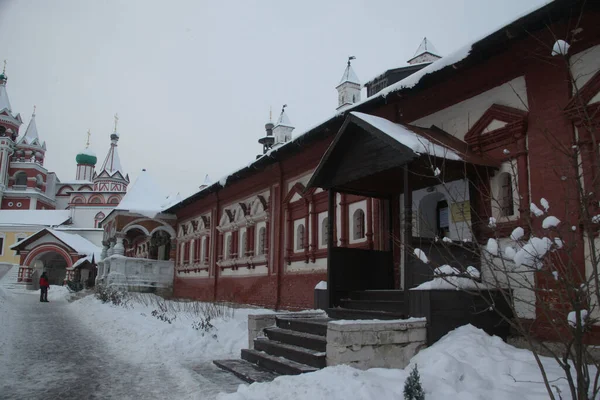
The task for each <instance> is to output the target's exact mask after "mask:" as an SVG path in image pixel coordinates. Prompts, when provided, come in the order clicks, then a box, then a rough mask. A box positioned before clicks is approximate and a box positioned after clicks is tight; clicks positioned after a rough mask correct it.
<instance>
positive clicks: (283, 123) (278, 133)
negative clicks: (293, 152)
mask: <svg viewBox="0 0 600 400" xmlns="http://www.w3.org/2000/svg"><path fill="white" fill-rule="evenodd" d="M286 107H287V104H284V105H283V107H281V114H279V118H278V119H277V123H276V124H275V127H274V128H273V137H274V139H275V143H274V144H282V143H286V142H289V141H290V140H292V131H293V130H294V126H292V123H291V122H290V119H289V117H288V116H287V114H286V112H285V108H286Z"/></svg>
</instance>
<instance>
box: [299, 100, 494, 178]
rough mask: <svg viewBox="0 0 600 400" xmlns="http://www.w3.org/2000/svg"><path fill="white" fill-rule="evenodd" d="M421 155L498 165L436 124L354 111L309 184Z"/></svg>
mask: <svg viewBox="0 0 600 400" xmlns="http://www.w3.org/2000/svg"><path fill="white" fill-rule="evenodd" d="M420 157H422V158H425V157H427V158H429V159H432V160H433V159H434V158H436V159H442V160H447V161H452V162H463V163H468V164H473V165H479V166H486V167H494V168H497V167H499V165H498V163H497V162H495V161H493V160H489V159H486V158H483V157H481V156H479V155H477V154H475V153H473V152H472V151H470V150H469V148H468V145H467V143H465V142H463V141H461V140H459V139H457V138H455V137H454V136H452V135H450V134H449V133H447V132H444V131H443V130H441V129H439V128H437V127H435V126H432V127H431V128H421V127H418V126H413V125H406V124H399V123H395V122H391V121H389V120H387V119H385V118H381V117H377V116H374V115H369V114H364V113H360V112H354V111H353V112H351V113H350V114H349V115H348V116H347V117H346V120H345V121H344V124H343V125H342V127H341V128H340V130H339V131H338V133H337V134H336V136H335V138H334V139H333V141H332V143H331V145H330V146H329V148H328V149H327V151H326V152H325V154H324V155H323V158H322V159H321V161H320V162H319V165H318V166H317V168H316V170H315V172H314V174H313V176H312V177H311V179H310V181H309V183H308V185H307V187H308V188H311V187H320V188H323V189H331V188H335V187H336V186H341V185H344V184H346V183H348V182H352V181H356V180H358V179H361V178H365V177H367V176H370V175H373V174H375V173H378V172H382V171H385V170H388V169H392V168H395V167H400V166H403V165H406V164H407V163H409V162H411V161H413V160H415V159H417V158H420Z"/></svg>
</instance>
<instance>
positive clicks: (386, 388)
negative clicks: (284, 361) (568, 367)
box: [218, 325, 568, 400]
mask: <svg viewBox="0 0 600 400" xmlns="http://www.w3.org/2000/svg"><path fill="white" fill-rule="evenodd" d="M542 360H543V363H544V365H545V366H546V367H547V372H548V374H549V379H551V380H554V379H556V378H558V377H559V376H560V375H561V374H560V369H559V367H558V366H557V365H556V363H555V362H554V361H553V360H551V359H550V358H546V357H543V358H542ZM415 364H416V365H417V366H418V368H419V373H420V375H421V381H422V383H423V386H424V389H425V398H426V399H428V400H438V399H439V400H447V399H485V400H505V399H534V398H535V399H546V398H548V395H547V393H546V389H545V387H544V385H543V384H542V383H541V382H542V378H541V375H540V372H539V369H538V367H537V365H536V363H535V360H534V358H533V356H532V354H531V353H530V352H529V351H527V350H521V349H517V348H514V347H512V346H510V345H508V344H506V343H504V342H503V341H502V339H500V338H498V337H492V336H489V335H487V334H486V333H485V332H484V331H482V330H480V329H477V328H475V327H473V326H471V325H466V326H463V327H460V328H458V329H456V330H454V331H452V332H450V333H449V334H448V335H446V336H444V337H443V338H442V339H441V340H440V341H438V342H437V343H436V344H434V345H433V346H431V347H430V348H427V349H425V350H422V351H421V352H420V353H419V354H417V355H416V356H415V357H413V359H412V360H411V363H410V364H409V365H408V366H407V367H406V368H405V369H403V370H401V369H379V368H373V369H370V370H367V371H360V370H357V369H354V368H351V367H349V366H345V365H341V366H336V367H329V368H325V369H323V370H320V371H317V372H315V373H310V374H304V375H298V376H284V377H279V378H277V379H275V380H274V381H273V382H271V383H259V384H256V383H255V384H253V385H250V386H246V385H241V386H240V387H239V389H238V391H237V392H236V393H231V394H221V395H220V396H219V397H218V399H219V400H258V399H260V400H265V399H307V400H314V399H329V400H337V399H339V400H342V399H343V400H345V399H402V398H404V396H403V388H404V381H405V379H406V378H407V377H408V374H409V372H410V370H411V369H412V368H413V366H414V365H415ZM553 384H556V385H557V386H558V387H559V389H560V390H561V391H562V393H563V394H564V393H567V392H568V388H567V385H566V384H565V381H564V380H558V381H555V382H554V383H553Z"/></svg>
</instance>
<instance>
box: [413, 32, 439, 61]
mask: <svg viewBox="0 0 600 400" xmlns="http://www.w3.org/2000/svg"><path fill="white" fill-rule="evenodd" d="M423 53H430V54H433V55H436V56H439V55H440V54H439V53H438V51H437V49H436V48H435V46H434V45H433V43H431V42H430V41H429V40H427V38H426V37H425V38H423V40H422V41H421V44H420V45H419V48H418V49H417V51H415V55H414V56H413V58H414V57H417V56H419V55H421V54H423Z"/></svg>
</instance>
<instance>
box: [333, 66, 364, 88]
mask: <svg viewBox="0 0 600 400" xmlns="http://www.w3.org/2000/svg"><path fill="white" fill-rule="evenodd" d="M344 82H350V83H356V84H357V85H360V80H359V79H358V76H356V73H355V72H354V69H352V65H350V62H348V65H347V66H346V69H345V70H344V74H343V75H342V79H340V83H339V84H338V86H339V85H341V84H342V83H344Z"/></svg>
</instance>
